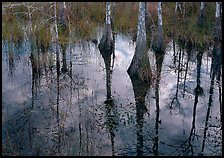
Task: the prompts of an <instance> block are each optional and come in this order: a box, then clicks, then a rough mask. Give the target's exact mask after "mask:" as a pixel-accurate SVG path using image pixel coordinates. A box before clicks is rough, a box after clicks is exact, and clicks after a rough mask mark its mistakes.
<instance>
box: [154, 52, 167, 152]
mask: <svg viewBox="0 0 224 158" xmlns="http://www.w3.org/2000/svg"><path fill="white" fill-rule="evenodd" d="M164 55H165V51H163V52H156V53H155V56H156V84H155V99H156V123H155V131H156V135H155V138H154V145H153V152H154V155H155V156H158V154H159V153H158V148H159V124H160V123H161V120H160V119H159V111H160V107H159V84H160V79H161V70H162V65H163V59H164Z"/></svg>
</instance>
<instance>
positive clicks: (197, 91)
mask: <svg viewBox="0 0 224 158" xmlns="http://www.w3.org/2000/svg"><path fill="white" fill-rule="evenodd" d="M202 56H203V51H202V50H200V51H199V52H198V54H197V85H196V88H195V100H194V107H193V119H192V126H191V131H190V135H189V138H188V143H189V147H190V151H191V156H193V155H194V149H193V145H192V141H193V140H194V137H195V131H196V126H195V120H196V108H197V104H198V97H199V96H200V95H202V94H203V89H202V88H201V86H200V83H201V82H200V74H201V60H202ZM186 150H187V149H186Z"/></svg>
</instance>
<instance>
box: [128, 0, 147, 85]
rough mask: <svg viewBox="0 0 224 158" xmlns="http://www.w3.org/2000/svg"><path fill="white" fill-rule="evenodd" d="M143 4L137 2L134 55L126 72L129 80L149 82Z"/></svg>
mask: <svg viewBox="0 0 224 158" xmlns="http://www.w3.org/2000/svg"><path fill="white" fill-rule="evenodd" d="M145 5H146V4H145V2H139V16H138V32H137V42H136V48H135V54H134V57H133V59H132V61H131V65H130V66H129V68H128V70H127V72H128V74H129V76H130V77H131V78H136V79H140V80H142V81H145V82H146V83H149V82H150V78H151V68H150V63H149V59H148V54H147V51H146V28H145Z"/></svg>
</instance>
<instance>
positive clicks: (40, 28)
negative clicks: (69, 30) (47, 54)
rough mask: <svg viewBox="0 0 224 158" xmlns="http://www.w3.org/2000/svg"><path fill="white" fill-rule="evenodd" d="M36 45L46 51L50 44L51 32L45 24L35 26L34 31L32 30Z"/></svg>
mask: <svg viewBox="0 0 224 158" xmlns="http://www.w3.org/2000/svg"><path fill="white" fill-rule="evenodd" d="M34 34H35V38H36V42H37V45H39V46H40V45H41V46H43V47H44V48H45V49H48V48H49V46H50V43H51V38H52V37H51V32H50V26H48V25H46V24H36V29H35V30H34Z"/></svg>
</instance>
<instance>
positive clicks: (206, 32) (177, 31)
mask: <svg viewBox="0 0 224 158" xmlns="http://www.w3.org/2000/svg"><path fill="white" fill-rule="evenodd" d="M185 4H186V5H185V9H186V15H185V17H183V16H182V15H181V14H180V13H178V14H177V17H174V10H175V2H169V3H163V6H162V9H163V11H162V13H163V34H164V40H165V42H167V41H169V39H170V38H171V37H172V38H181V39H184V40H190V41H192V42H193V43H197V44H198V45H201V46H203V45H204V43H210V42H211V41H212V39H213V38H212V32H213V28H214V23H215V2H208V3H206V6H205V26H204V27H203V28H201V27H199V26H198V25H197V20H198V17H199V13H200V3H199V2H195V3H194V4H193V3H185ZM35 5H36V7H39V8H41V9H42V10H44V11H45V12H44V13H42V12H40V11H34V12H33V14H32V23H36V29H34V30H35V36H36V38H37V41H39V43H40V42H41V43H42V44H43V45H44V46H45V47H46V48H47V47H48V46H49V43H50V41H51V40H50V39H51V37H52V33H51V32H50V24H53V20H48V21H47V19H49V17H50V16H53V10H52V9H49V7H50V4H49V3H46V2H45V3H43V2H42V3H36V4H35ZM38 5H39V6H38ZM67 8H68V16H69V19H70V21H69V25H70V31H69V33H68V34H67V33H62V34H60V35H59V42H61V43H62V44H65V43H67V42H68V41H69V40H68V38H70V39H71V41H72V42H78V41H80V40H89V39H92V38H94V37H95V35H96V34H95V30H96V27H98V26H101V27H103V26H104V23H105V3H104V2H68V3H67ZM148 11H149V14H150V17H149V23H150V26H152V24H154V25H155V27H154V31H155V33H156V32H157V3H156V2H148ZM5 12H6V14H4V15H3V17H2V26H3V27H2V38H3V40H12V41H14V42H19V41H21V40H22V39H23V38H24V33H23V31H24V30H23V29H22V28H23V25H24V24H25V23H27V21H28V16H27V15H26V14H16V13H18V12H23V13H24V12H27V8H26V7H24V6H22V5H20V6H18V7H13V8H11V9H10V8H8V9H7V10H6V11H5ZM114 15H115V17H114V18H113V26H114V31H115V32H119V33H123V34H129V35H131V36H132V37H133V36H136V34H137V20H138V2H128V3H123V2H116V3H115V13H114ZM148 29H149V28H148ZM150 29H151V28H150ZM147 36H154V35H153V34H151V33H150V34H149V35H147Z"/></svg>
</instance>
